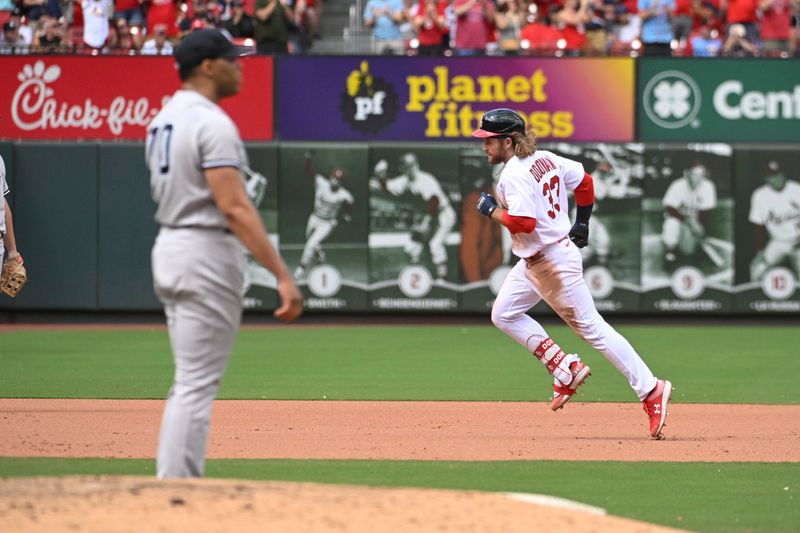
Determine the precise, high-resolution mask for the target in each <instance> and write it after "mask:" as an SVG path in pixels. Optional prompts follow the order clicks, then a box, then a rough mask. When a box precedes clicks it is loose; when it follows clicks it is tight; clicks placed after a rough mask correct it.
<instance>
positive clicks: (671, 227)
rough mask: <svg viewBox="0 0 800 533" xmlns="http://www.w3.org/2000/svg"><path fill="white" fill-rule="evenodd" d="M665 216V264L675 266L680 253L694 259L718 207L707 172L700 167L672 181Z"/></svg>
mask: <svg viewBox="0 0 800 533" xmlns="http://www.w3.org/2000/svg"><path fill="white" fill-rule="evenodd" d="M663 204H664V208H665V209H666V213H665V215H664V225H663V227H662V228H661V240H662V241H663V243H664V248H665V253H664V261H665V263H666V265H667V266H671V265H674V264H675V262H676V261H677V259H678V255H677V254H678V252H680V253H681V254H682V255H684V256H687V255H692V254H694V253H695V252H696V251H697V248H698V246H699V245H700V243H701V242H702V240H703V239H704V238H705V236H706V224H707V222H708V213H709V211H711V210H712V209H714V208H715V207H716V206H717V188H716V187H715V186H714V182H712V181H711V180H710V179H708V170H707V169H706V167H705V166H704V165H703V164H701V163H695V164H694V165H692V166H691V167H690V168H688V169H686V170H685V171H684V173H683V176H682V177H680V178H678V179H677V180H675V181H673V182H672V183H671V184H670V185H669V187H668V188H667V192H666V193H665V194H664V199H663Z"/></svg>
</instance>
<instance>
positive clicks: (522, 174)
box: [495, 150, 585, 258]
mask: <svg viewBox="0 0 800 533" xmlns="http://www.w3.org/2000/svg"><path fill="white" fill-rule="evenodd" d="M584 175H585V171H584V169H583V165H582V164H581V163H579V162H577V161H573V160H571V159H566V158H564V157H561V156H558V155H556V154H554V153H552V152H548V151H545V150H537V151H536V152H535V153H534V154H533V155H532V156H530V157H526V158H524V159H519V158H518V157H516V156H514V157H512V158H511V159H509V160H508V162H507V163H506V165H505V167H504V168H503V170H502V172H501V173H500V181H498V182H497V186H496V187H495V192H496V193H497V199H498V201H499V202H500V205H501V206H502V207H503V208H504V209H506V210H508V213H509V214H510V215H512V216H522V217H530V218H535V219H536V229H535V230H534V231H533V232H532V233H522V232H520V233H514V234H512V235H511V250H512V251H513V252H514V254H515V255H517V256H518V257H522V258H526V257H531V256H533V255H534V254H536V253H537V252H539V251H540V250H541V249H542V248H544V247H545V246H546V245H548V244H552V243H554V242H556V241H558V240H560V239H562V238H564V237H565V236H566V235H568V234H569V230H570V228H571V227H572V224H571V222H570V220H569V214H568V213H567V210H568V207H569V204H568V200H567V189H569V190H570V191H574V190H575V188H576V187H578V185H580V183H581V181H583V177H584Z"/></svg>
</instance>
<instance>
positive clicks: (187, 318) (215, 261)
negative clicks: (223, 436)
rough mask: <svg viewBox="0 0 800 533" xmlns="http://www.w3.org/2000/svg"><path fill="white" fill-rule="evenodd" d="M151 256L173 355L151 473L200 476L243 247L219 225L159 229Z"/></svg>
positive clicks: (235, 316) (229, 342) (238, 302)
mask: <svg viewBox="0 0 800 533" xmlns="http://www.w3.org/2000/svg"><path fill="white" fill-rule="evenodd" d="M152 260H153V263H152V264H153V282H154V286H155V290H156V294H157V295H158V297H159V299H160V300H161V302H162V303H163V304H164V311H165V313H166V315H167V326H168V328H169V339H170V345H171V347H172V355H173V358H174V360H175V377H174V381H173V384H172V387H171V388H170V391H169V397H168V399H167V404H166V407H165V409H164V416H163V419H162V422H161V434H160V436H159V440H158V458H157V475H158V477H159V478H176V477H197V476H202V475H203V473H204V471H205V458H206V448H207V444H208V426H209V421H210V419H211V403H212V401H213V400H214V397H215V396H216V394H217V390H218V389H219V384H220V380H221V379H222V376H223V374H224V373H225V369H226V367H227V364H228V359H229V358H230V355H231V351H232V349H233V344H234V340H235V339H236V333H237V331H238V329H239V324H240V322H241V316H242V298H241V291H242V284H243V282H244V274H243V270H244V254H243V253H242V248H241V245H240V244H239V241H238V240H237V239H236V237H234V236H233V235H231V234H227V233H223V232H222V231H218V230H199V229H167V228H163V229H162V230H161V231H160V232H159V234H158V237H157V238H156V243H155V245H154V247H153V252H152Z"/></svg>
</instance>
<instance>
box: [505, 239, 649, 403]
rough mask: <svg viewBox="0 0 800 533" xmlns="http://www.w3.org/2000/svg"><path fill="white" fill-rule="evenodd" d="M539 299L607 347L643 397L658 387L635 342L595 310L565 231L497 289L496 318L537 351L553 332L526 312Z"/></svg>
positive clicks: (592, 343) (590, 340)
mask: <svg viewBox="0 0 800 533" xmlns="http://www.w3.org/2000/svg"><path fill="white" fill-rule="evenodd" d="M541 300H544V301H545V302H547V304H548V305H550V307H552V308H553V310H554V311H555V312H556V313H557V314H558V316H560V317H561V319H562V320H564V322H566V323H567V325H568V326H569V327H570V328H572V329H573V330H574V331H575V332H576V333H577V334H578V335H579V336H580V337H581V338H582V339H583V340H584V341H586V342H587V343H588V344H589V345H590V346H592V347H593V348H595V349H597V350H599V351H600V352H602V353H603V355H604V356H605V357H606V359H608V360H609V362H611V364H612V365H614V367H615V368H616V369H617V370H619V371H620V373H622V375H623V376H625V378H626V379H627V380H628V383H630V386H631V388H632V389H633V390H634V392H635V393H636V395H637V396H638V397H639V399H640V400H644V398H645V397H646V396H647V395H648V394H649V393H650V391H652V390H653V388H655V386H656V382H657V380H656V378H655V376H654V375H653V373H652V372H651V371H650V369H649V368H648V366H647V365H646V364H645V362H644V361H643V360H642V358H641V357H640V356H639V354H638V353H636V350H634V349H633V346H631V344H630V343H629V342H628V341H627V340H626V339H625V338H624V337H623V336H622V335H620V334H619V333H618V332H617V331H616V330H615V329H614V328H612V327H611V326H610V325H608V323H606V321H605V320H603V317H601V316H600V314H599V313H598V312H597V309H596V308H595V306H594V301H593V300H592V296H591V294H590V293H589V289H588V287H587V286H586V282H585V281H584V279H583V263H582V260H581V254H580V251H579V249H578V248H577V247H576V246H575V245H574V244H573V243H572V242H571V241H570V240H569V239H568V238H566V237H565V238H563V239H562V240H560V241H558V242H557V243H553V244H550V245H548V246H546V247H545V248H544V249H543V250H542V251H541V252H540V253H538V254H536V255H535V256H534V257H533V258H530V259H527V260H526V259H521V260H520V261H519V262H517V264H516V266H514V268H513V269H511V271H510V272H509V274H508V276H507V277H506V279H505V281H504V282H503V285H502V287H501V288H500V291H499V293H498V294H497V298H496V299H495V302H494V306H493V307H492V323H493V324H494V325H495V326H497V327H498V328H499V329H500V330H501V331H503V332H504V333H505V334H506V335H508V336H510V337H511V338H512V339H514V340H515V341H517V342H518V343H519V344H521V345H522V346H524V347H525V349H527V350H528V351H529V352H533V351H534V350H536V349H537V347H538V346H539V345H540V344H541V343H542V342H543V341H544V340H546V339H548V338H549V336H548V334H547V333H546V332H545V330H544V328H543V327H542V326H541V324H539V323H538V322H536V321H535V320H534V319H533V318H531V317H530V316H528V315H527V314H525V313H526V312H527V311H528V310H529V309H530V308H531V307H533V306H534V305H536V304H537V303H539V301H541ZM554 375H555V374H554ZM556 377H558V376H556Z"/></svg>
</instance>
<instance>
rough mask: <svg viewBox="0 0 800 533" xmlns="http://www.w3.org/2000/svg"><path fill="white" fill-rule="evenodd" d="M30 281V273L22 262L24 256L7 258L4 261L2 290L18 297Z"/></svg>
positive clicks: (0, 288)
mask: <svg viewBox="0 0 800 533" xmlns="http://www.w3.org/2000/svg"><path fill="white" fill-rule="evenodd" d="M27 282H28V273H27V272H26V271H25V266H24V265H23V262H22V256H21V255H18V256H16V257H14V258H12V259H6V262H5V263H3V274H2V276H0V292H2V293H4V294H7V295H9V296H11V297H12V298H14V297H16V296H17V294H19V291H21V290H22V287H24V286H25V284H26V283H27Z"/></svg>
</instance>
